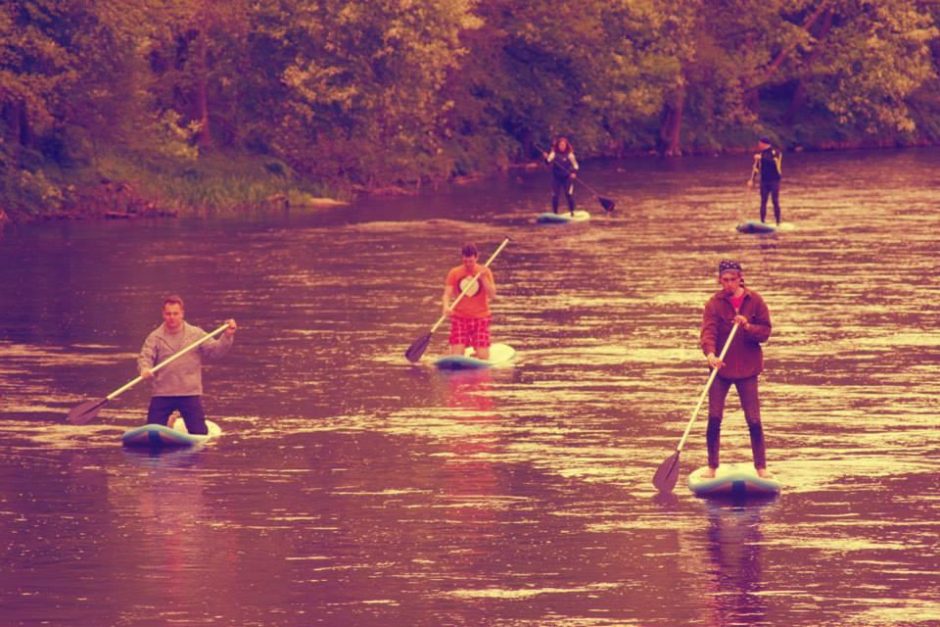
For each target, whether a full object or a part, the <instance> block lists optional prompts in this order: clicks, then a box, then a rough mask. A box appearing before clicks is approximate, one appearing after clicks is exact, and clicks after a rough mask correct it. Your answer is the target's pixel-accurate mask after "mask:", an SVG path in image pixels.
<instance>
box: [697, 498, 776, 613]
mask: <svg viewBox="0 0 940 627" xmlns="http://www.w3.org/2000/svg"><path fill="white" fill-rule="evenodd" d="M767 505H768V504H767V503H754V502H748V503H747V504H743V503H729V502H727V501H706V507H707V510H708V529H707V530H706V532H705V536H706V550H707V552H708V557H709V559H710V561H711V565H712V569H711V575H712V580H711V582H710V585H709V586H707V587H706V589H705V592H706V594H707V595H708V596H707V598H708V608H709V610H710V612H711V617H710V620H709V623H708V624H710V625H716V626H717V625H730V624H757V623H764V622H765V621H766V613H767V608H766V603H765V601H764V599H763V597H762V596H761V595H760V592H761V590H762V589H763V581H762V576H761V575H762V562H761V554H760V545H761V540H762V539H763V535H762V533H761V527H760V519H761V511H762V510H763V508H764V507H766V506H767Z"/></svg>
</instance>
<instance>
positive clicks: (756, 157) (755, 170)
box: [747, 153, 760, 189]
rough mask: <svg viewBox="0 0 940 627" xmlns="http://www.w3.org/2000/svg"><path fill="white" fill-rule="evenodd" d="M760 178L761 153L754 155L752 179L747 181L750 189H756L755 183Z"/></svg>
mask: <svg viewBox="0 0 940 627" xmlns="http://www.w3.org/2000/svg"><path fill="white" fill-rule="evenodd" d="M759 176H760V153H757V154H756V155H754V165H753V166H752V167H751V178H749V179H748V180H747V187H748V189H750V188H752V187H754V181H756V180H757V178H758V177H759Z"/></svg>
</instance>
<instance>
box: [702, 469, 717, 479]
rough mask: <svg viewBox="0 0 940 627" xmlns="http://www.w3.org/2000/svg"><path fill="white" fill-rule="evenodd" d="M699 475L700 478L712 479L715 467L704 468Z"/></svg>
mask: <svg viewBox="0 0 940 627" xmlns="http://www.w3.org/2000/svg"><path fill="white" fill-rule="evenodd" d="M701 476H702V479H714V478H715V469H714V468H706V469H705V470H704V471H703V472H702V475H701Z"/></svg>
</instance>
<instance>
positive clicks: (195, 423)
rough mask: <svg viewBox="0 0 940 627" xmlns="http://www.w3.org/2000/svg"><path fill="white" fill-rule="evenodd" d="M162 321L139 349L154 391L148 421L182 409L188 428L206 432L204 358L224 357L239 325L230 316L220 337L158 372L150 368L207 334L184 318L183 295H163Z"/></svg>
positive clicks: (144, 372) (163, 418)
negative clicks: (203, 392) (203, 398)
mask: <svg viewBox="0 0 940 627" xmlns="http://www.w3.org/2000/svg"><path fill="white" fill-rule="evenodd" d="M162 315H163V324H161V325H160V326H159V327H157V328H156V329H154V330H153V331H152V332H151V333H150V335H148V336H147V339H146V340H145V341H144V345H143V347H142V348H141V349H140V357H139V358H138V360H137V366H138V368H139V370H140V376H141V377H143V378H144V379H152V380H153V383H152V389H153V391H152V395H151V398H150V407H149V408H148V410H147V423H148V424H160V425H166V424H167V421H168V420H169V418H170V414H172V413H173V412H174V411H179V413H180V415H181V416H182V417H183V420H185V421H186V430H187V431H188V432H189V433H191V434H193V435H205V434H207V433H208V432H209V430H208V428H207V427H206V412H205V410H204V409H203V406H202V360H203V359H214V358H216V357H221V356H222V355H224V354H225V353H227V352H228V351H229V349H230V348H231V347H232V342H233V341H234V339H235V329H236V328H237V325H236V324H235V321H234V320H227V321H226V322H227V323H228V329H226V330H225V331H224V332H223V333H222V337H221V338H219V339H217V340H207V341H205V342H204V343H203V344H201V345H200V346H199V348H198V349H196V350H192V351H190V352H189V353H187V354H185V355H183V356H182V357H180V358H179V359H178V360H176V361H175V362H174V363H172V364H168V365H167V367H166V368H163V369H161V370H160V371H159V372H157V373H152V372H151V369H153V368H154V367H155V366H157V365H158V364H159V363H160V362H162V361H164V360H166V359H167V358H169V357H171V356H172V355H173V354H174V353H177V352H178V351H180V350H182V349H183V348H185V347H186V346H189V345H190V344H192V343H193V342H195V341H197V340H199V339H200V338H202V337H205V335H206V332H205V331H203V330H202V329H200V328H199V327H197V326H193V325H191V324H189V323H187V322H186V321H185V320H184V317H185V308H184V306H183V299H182V298H180V297H179V296H177V295H175V294H173V295H170V296H167V297H166V298H164V299H163V312H162Z"/></svg>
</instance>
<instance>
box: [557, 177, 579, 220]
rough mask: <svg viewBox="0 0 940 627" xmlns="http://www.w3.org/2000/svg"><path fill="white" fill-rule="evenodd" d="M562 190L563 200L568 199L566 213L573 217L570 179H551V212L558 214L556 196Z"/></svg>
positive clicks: (571, 181)
mask: <svg viewBox="0 0 940 627" xmlns="http://www.w3.org/2000/svg"><path fill="white" fill-rule="evenodd" d="M562 190H564V192H565V198H567V199H568V211H570V212H571V215H574V181H573V180H571V179H570V178H563V179H560V178H558V177H557V176H553V177H552V211H553V212H555V213H558V196H559V195H560V194H561V192H562Z"/></svg>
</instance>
